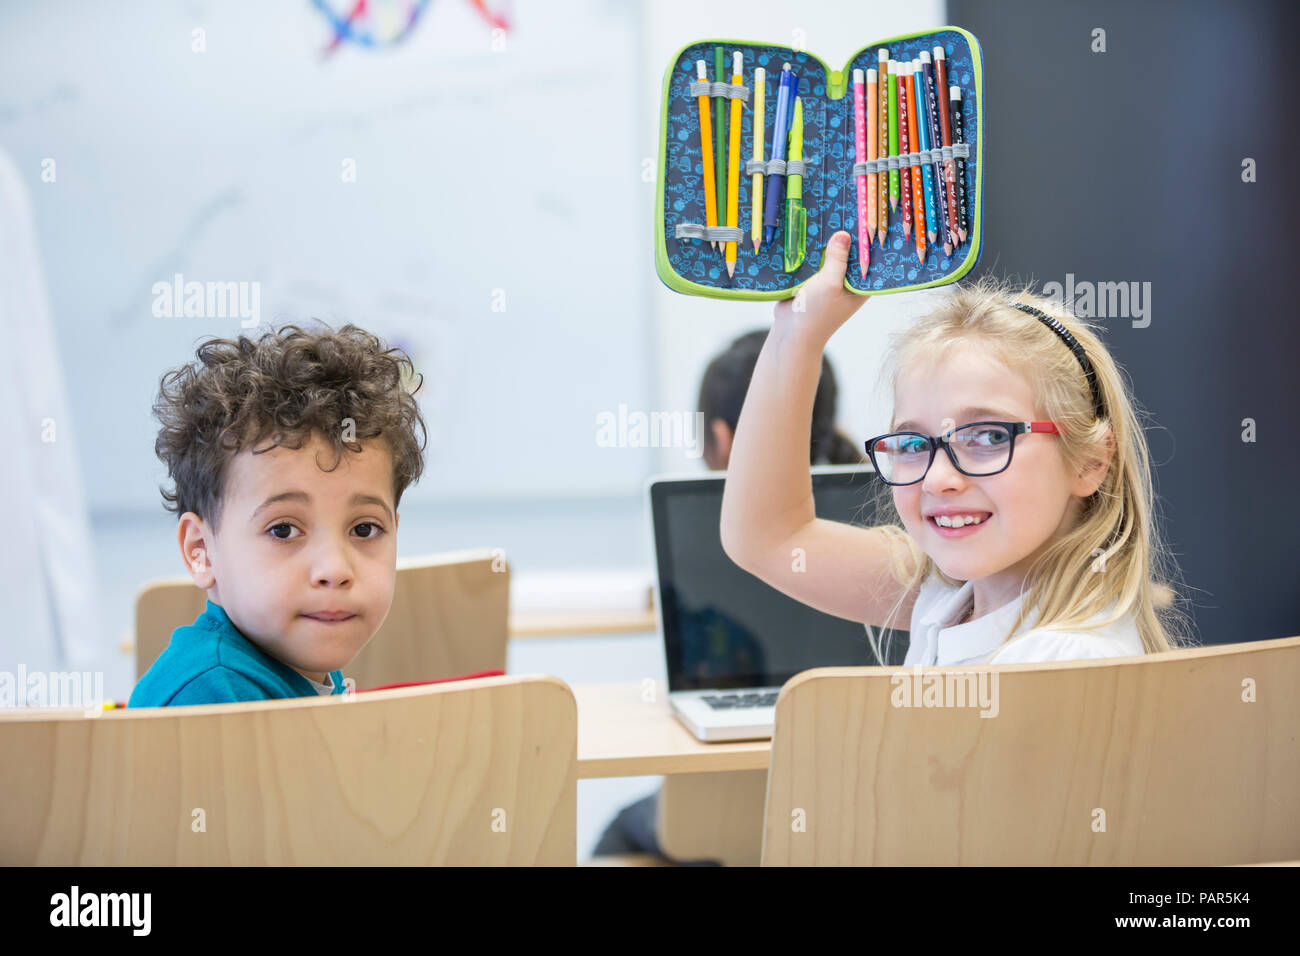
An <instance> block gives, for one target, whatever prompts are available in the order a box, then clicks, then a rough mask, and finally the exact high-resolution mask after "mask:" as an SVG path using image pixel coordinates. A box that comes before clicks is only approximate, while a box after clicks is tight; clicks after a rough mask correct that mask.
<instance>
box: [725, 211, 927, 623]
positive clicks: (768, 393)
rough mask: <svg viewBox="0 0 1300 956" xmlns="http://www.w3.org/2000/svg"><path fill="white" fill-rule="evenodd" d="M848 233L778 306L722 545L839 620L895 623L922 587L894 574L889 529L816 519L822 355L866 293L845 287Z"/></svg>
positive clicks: (737, 458) (732, 481) (738, 437)
mask: <svg viewBox="0 0 1300 956" xmlns="http://www.w3.org/2000/svg"><path fill="white" fill-rule="evenodd" d="M848 247H849V234H848V233H847V232H838V233H836V234H835V235H834V236H833V237H832V238H831V242H830V245H829V246H828V247H827V250H826V260H825V262H824V263H823V265H822V268H821V270H820V271H819V272H818V273H817V275H816V276H814V277H813V278H812V279H810V280H809V281H808V282H807V283H805V284H804V286H803V288H802V289H800V291H799V294H798V295H797V296H796V297H795V299H794V300H789V299H787V300H784V301H782V302H780V303H779V304H778V305H777V307H776V313H775V319H774V321H773V324H772V331H771V332H770V333H769V334H768V337H767V341H766V342H765V343H764V345H763V350H762V352H760V353H759V356H758V364H757V365H756V366H755V367H754V377H753V378H752V379H751V381H750V385H749V392H748V393H747V395H746V396H745V404H744V407H743V408H742V409H741V412H740V419H739V421H738V422H737V423H736V434H735V438H734V439H733V441H732V446H731V457H730V459H729V461H728V465H727V480H726V486H725V490H724V492H723V496H722V526H721V533H722V547H723V550H725V551H726V553H727V556H728V557H729V558H731V560H732V561H734V562H736V564H738V565H739V566H740V567H742V568H744V569H745V570H746V571H748V572H749V573H750V574H753V575H754V576H755V577H757V578H760V579H761V580H763V581H765V582H767V583H768V584H770V585H771V586H772V587H774V588H776V589H777V590H778V591H781V592H783V593H785V594H788V595H790V597H792V598H795V599H796V600H798V601H802V602H803V603H804V604H807V605H809V606H811V607H815V608H817V610H819V611H824V612H825V613H827V614H833V615H835V616H836V617H842V618H847V619H848V620H851V621H860V622H862V623H864V624H872V625H876V626H883V625H885V624H886V623H888V622H887V619H888V617H889V614H890V612H891V611H892V610H893V609H894V605H895V603H896V602H898V600H899V599H900V597H901V598H903V599H904V600H903V603H902V604H901V605H900V606H899V610H898V616H897V618H896V621H897V622H899V623H897V624H895V625H894V626H895V627H900V628H903V629H906V628H907V626H908V624H909V622H910V621H911V615H912V605H913V604H914V603H915V600H916V594H915V590H914V591H913V592H912V593H910V594H904V593H903V590H904V589H903V587H902V586H901V585H899V584H898V583H897V582H896V581H895V580H894V578H893V576H892V575H891V574H890V572H889V566H890V549H891V548H894V547H898V545H897V544H894V543H891V541H890V539H889V538H888V537H887V536H886V534H885V533H884V532H882V531H879V530H877V529H874V528H860V527H855V526H853V525H849V524H844V523H842V522H838V521H828V520H826V519H824V518H818V517H817V516H816V512H815V511H814V509H813V495H812V479H811V478H810V476H809V463H808V461H809V454H808V449H809V446H810V445H811V442H812V408H813V399H814V397H815V396H816V393H817V382H818V379H819V377H820V375H821V362H822V352H823V351H824V350H825V348H826V343H827V342H828V341H829V340H830V337H831V335H832V334H834V332H835V330H836V329H838V328H839V327H840V326H841V325H843V324H844V323H845V322H846V321H848V319H849V317H850V316H851V315H853V313H854V312H856V311H857V310H858V309H859V308H861V307H862V303H863V302H865V301H866V297H865V296H859V295H855V294H853V293H851V292H848V291H847V290H845V289H844V271H845V268H846V267H847V265H848Z"/></svg>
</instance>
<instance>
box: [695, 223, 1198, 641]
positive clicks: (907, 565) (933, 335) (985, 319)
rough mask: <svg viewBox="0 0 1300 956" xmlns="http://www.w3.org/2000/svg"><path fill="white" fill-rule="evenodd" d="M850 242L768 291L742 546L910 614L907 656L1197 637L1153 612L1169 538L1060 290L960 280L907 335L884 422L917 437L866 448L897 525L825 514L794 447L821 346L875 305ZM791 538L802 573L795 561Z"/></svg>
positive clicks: (744, 457)
mask: <svg viewBox="0 0 1300 956" xmlns="http://www.w3.org/2000/svg"><path fill="white" fill-rule="evenodd" d="M848 246H849V235H848V233H846V232H842V231H841V232H838V233H836V234H835V236H834V237H832V240H831V243H830V245H829V247H828V249H827V254H826V262H825V263H824V264H823V267H822V269H821V271H820V272H819V273H818V274H817V275H816V276H815V277H814V278H813V279H811V280H809V282H808V283H807V284H806V285H805V286H804V288H803V290H801V295H802V296H803V299H804V301H803V303H802V308H801V309H800V310H798V311H796V310H795V309H794V308H792V303H791V300H785V301H783V302H781V303H779V304H778V305H777V307H776V314H775V320H774V323H773V326H772V331H771V333H770V334H769V335H768V338H767V343H766V344H765V346H764V348H763V351H762V354H761V355H760V356H759V359H758V364H757V366H756V367H755V370H754V376H753V380H752V382H751V384H750V388H749V394H748V396H747V398H746V400H745V405H744V409H743V410H742V412H741V415H740V421H739V423H738V426H737V429H736V435H735V441H734V443H733V445H732V448H731V459H730V464H729V467H728V470H727V483H726V489H725V492H724V496H723V504H722V522H721V534H722V543H723V547H724V549H725V550H726V552H727V554H728V555H729V556H730V557H731V559H732V560H733V561H735V562H736V563H737V564H738V565H740V566H741V567H743V568H745V569H746V570H748V571H749V572H750V573H752V574H754V575H756V576H757V577H759V578H761V579H762V580H763V581H765V582H767V583H768V584H770V585H771V586H772V587H774V588H777V589H778V590H780V591H783V592H784V593H786V594H788V595H790V596H791V597H794V598H796V599H797V600H800V601H803V602H804V603H806V604H808V605H810V606H812V607H815V608H817V609H818V610H821V611H824V612H826V613H828V614H834V615H836V616H838V617H842V618H846V619H848V620H853V621H860V622H862V623H863V624H865V625H867V626H868V628H872V627H876V628H882V627H887V628H898V627H899V626H900V624H906V623H907V622H908V621H910V626H907V627H906V630H908V631H909V632H910V644H909V646H908V651H907V655H906V658H905V659H904V663H905V664H906V665H912V664H921V665H958V664H983V663H989V664H1009V663H1019V662H1027V661H1057V660H1075V659H1079V658H1109V657H1125V656H1131V655H1139V654H1143V653H1152V652H1157V651H1164V650H1168V649H1170V648H1171V647H1174V646H1177V645H1179V644H1182V643H1187V642H1188V640H1187V639H1186V637H1185V635H1184V633H1183V627H1182V625H1183V621H1182V615H1181V614H1175V613H1174V612H1173V611H1172V610H1168V611H1165V612H1162V613H1157V609H1158V608H1159V607H1161V606H1162V605H1167V604H1168V603H1169V602H1168V598H1167V597H1166V595H1168V594H1169V593H1171V591H1170V589H1169V588H1168V586H1167V584H1166V580H1167V578H1168V577H1169V575H1167V574H1166V573H1165V567H1166V560H1167V554H1166V552H1165V550H1164V549H1163V547H1162V546H1161V543H1160V540H1159V537H1158V535H1157V531H1156V527H1155V515H1154V496H1153V492H1152V484H1151V473H1150V467H1149V464H1148V453H1147V447H1146V438H1145V435H1144V433H1143V430H1142V427H1141V424H1140V422H1139V421H1138V419H1137V416H1136V414H1135V411H1134V405H1133V401H1132V399H1131V398H1130V396H1129V394H1128V390H1127V389H1126V387H1125V384H1124V382H1123V379H1122V378H1121V376H1120V370H1119V368H1118V367H1117V366H1116V364H1115V362H1114V360H1113V359H1112V358H1111V356H1110V354H1109V353H1108V352H1107V350H1106V348H1105V346H1104V345H1103V344H1102V342H1101V340H1100V339H1099V338H1098V337H1097V335H1096V334H1095V332H1094V331H1093V330H1092V328H1090V327H1089V326H1088V325H1087V324H1086V323H1084V322H1081V321H1080V320H1079V319H1077V318H1075V317H1074V316H1072V315H1070V314H1069V313H1068V312H1067V311H1066V310H1065V309H1064V308H1063V307H1062V306H1061V305H1060V304H1059V303H1057V302H1053V301H1050V300H1048V299H1045V298H1041V297H1037V296H1032V295H1030V294H1028V293H1027V292H1023V291H1022V292H1020V293H1018V294H1012V293H1011V292H1010V291H1009V290H1007V289H1005V288H1003V287H1001V286H999V285H998V284H997V283H995V282H990V281H984V282H981V283H978V284H975V285H972V286H958V287H955V288H954V289H953V290H952V291H951V292H950V293H949V294H948V299H947V300H946V302H944V304H942V305H941V306H940V307H939V308H938V309H937V310H936V311H934V312H933V313H932V314H931V315H929V316H926V317H925V318H923V319H921V320H920V321H919V322H918V323H916V324H915V325H914V326H912V327H911V328H909V329H907V330H906V331H904V332H903V333H901V335H900V336H899V338H898V339H897V341H896V342H895V344H894V348H893V349H892V353H891V357H892V360H893V365H894V371H893V376H892V379H891V381H890V384H892V386H893V392H894V419H893V424H891V425H890V427H889V432H890V433H908V434H889V435H886V436H880V437H878V438H876V439H872V440H871V441H869V442H868V446H869V448H870V453H871V457H872V459H873V462H874V464H875V467H876V470H877V472H878V473H879V475H880V477H881V478H882V479H885V480H886V481H888V482H889V484H887V485H883V487H884V488H885V489H886V491H887V492H888V493H889V494H890V495H891V496H892V497H891V498H890V501H889V502H888V503H892V506H893V509H894V513H896V514H897V516H898V519H899V521H900V522H901V525H902V526H901V527H899V526H898V525H895V524H890V525H882V526H878V527H874V528H858V527H853V526H850V525H847V524H842V523H838V522H834V521H828V520H824V519H819V518H817V517H816V516H815V514H814V510H813V497H812V485H811V482H810V480H809V477H808V470H807V468H805V467H804V462H803V460H802V459H803V456H802V454H800V449H802V448H804V447H807V440H808V420H809V411H810V409H811V407H812V404H813V395H814V389H815V387H816V381H817V375H818V369H819V364H820V357H821V355H822V351H823V350H824V348H825V346H826V343H827V341H828V340H829V339H830V337H831V335H832V334H833V333H834V332H835V330H836V329H838V328H839V327H840V326H841V325H843V324H844V322H846V321H847V320H848V318H849V317H850V316H851V315H852V314H853V313H854V312H856V311H857V310H858V309H859V308H860V307H861V306H862V304H863V302H864V301H865V299H864V297H862V296H858V295H854V294H852V293H850V292H848V291H846V290H845V289H844V287H843V284H844V271H845V268H846V265H847V259H848ZM996 423H1004V424H996ZM884 513H889V512H888V511H886V512H884ZM796 548H797V549H801V551H802V553H803V554H805V555H806V568H807V570H806V571H805V572H803V573H796V572H793V571H792V570H791V569H792V564H791V561H790V554H791V551H792V550H793V549H796ZM1168 564H1169V566H1170V567H1171V568H1172V561H1169V562H1168ZM801 567H802V566H801ZM872 644H873V647H874V649H875V651H876V654H877V657H878V659H879V660H881V661H884V660H886V659H887V658H886V654H887V651H884V652H882V649H881V648H880V646H879V643H878V639H876V638H873V640H872Z"/></svg>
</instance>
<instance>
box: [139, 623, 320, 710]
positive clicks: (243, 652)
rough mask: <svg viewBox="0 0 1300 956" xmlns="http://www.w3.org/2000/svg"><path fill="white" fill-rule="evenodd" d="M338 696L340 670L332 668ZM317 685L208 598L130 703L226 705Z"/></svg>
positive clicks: (306, 693)
mask: <svg viewBox="0 0 1300 956" xmlns="http://www.w3.org/2000/svg"><path fill="white" fill-rule="evenodd" d="M330 679H331V680H332V681H333V682H334V693H335V694H342V693H343V692H344V691H345V690H346V688H345V687H344V686H343V672H342V671H332V672H331V673H330ZM315 696H317V691H316V688H315V687H314V686H313V685H312V683H311V681H309V680H308V679H307V678H305V677H303V676H302V675H301V674H299V673H298V672H297V671H296V670H294V669H293V668H292V667H290V666H289V665H288V664H284V663H281V662H280V661H278V660H276V659H275V658H274V657H271V656H270V655H268V654H267V653H266V652H265V651H263V650H262V649H261V648H259V647H258V646H257V645H256V644H254V643H253V642H252V641H250V640H249V639H248V638H246V637H244V635H243V634H241V633H239V630H238V629H237V628H236V627H235V625H234V624H232V623H231V621H230V618H229V617H227V616H226V611H225V609H224V608H223V607H221V605H219V604H213V603H212V602H211V601H208V605H207V607H206V608H205V609H204V611H203V613H202V614H200V615H199V616H198V618H197V619H196V620H195V621H194V623H193V624H190V625H188V626H186V627H178V628H176V630H175V631H173V632H172V639H171V642H170V643H169V644H168V645H167V649H166V650H164V651H163V652H162V654H160V655H159V656H158V659H157V660H156V661H154V662H153V666H152V667H150V668H149V670H147V671H146V672H145V674H144V676H143V677H141V678H140V680H139V682H138V683H137V684H136V685H135V690H134V691H132V693H131V699H130V701H128V702H127V706H128V707H171V706H177V705H182V704H225V703H231V702H233V701H240V700H272V699H275V698H280V697H315Z"/></svg>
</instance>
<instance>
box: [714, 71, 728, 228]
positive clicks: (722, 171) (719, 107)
mask: <svg viewBox="0 0 1300 956" xmlns="http://www.w3.org/2000/svg"><path fill="white" fill-rule="evenodd" d="M725 58H726V54H725V53H724V52H723V50H722V47H720V46H715V47H714V48H713V78H714V79H715V80H716V81H717V82H719V83H726V82H727V67H726V63H725ZM713 129H714V134H715V135H714V137H713V162H714V165H715V166H716V167H717V184H718V194H717V198H718V222H719V223H723V222H725V221H726V219H727V153H726V149H727V97H725V96H718V97H715V98H714V102H713ZM718 248H719V249H721V248H722V244H721V243H718Z"/></svg>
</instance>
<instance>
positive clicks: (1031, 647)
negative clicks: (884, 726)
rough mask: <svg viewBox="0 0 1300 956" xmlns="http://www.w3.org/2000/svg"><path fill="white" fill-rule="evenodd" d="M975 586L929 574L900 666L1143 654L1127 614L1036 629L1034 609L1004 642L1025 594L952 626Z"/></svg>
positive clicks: (1138, 635)
mask: <svg viewBox="0 0 1300 956" xmlns="http://www.w3.org/2000/svg"><path fill="white" fill-rule="evenodd" d="M974 590H975V585H974V582H972V581H967V582H966V583H965V584H963V585H962V586H961V587H958V588H953V587H949V586H948V585H946V584H944V583H943V582H942V581H941V580H939V578H938V577H937V576H936V575H931V576H930V577H929V578H927V579H926V580H925V581H924V582H923V583H922V584H921V590H920V592H919V593H918V595H917V598H916V605H915V606H914V607H913V609H912V626H911V628H909V633H910V635H911V644H910V645H909V646H908V649H907V656H906V657H905V658H904V659H903V664H904V666H908V667H910V666H912V665H913V664H920V665H922V666H930V665H937V666H955V665H962V664H1026V663H1035V662H1041V661H1074V660H1084V659H1087V658H1105V657H1136V656H1140V655H1142V654H1144V653H1145V650H1144V648H1143V647H1142V638H1141V635H1140V634H1139V633H1138V628H1137V620H1136V618H1135V617H1134V616H1133V615H1132V614H1131V613H1130V614H1127V615H1125V616H1124V617H1121V618H1120V619H1119V620H1117V621H1114V622H1112V623H1111V624H1108V625H1106V626H1104V627H1096V628H1090V629H1088V630H1069V631H1050V630H1047V631H1034V630H1033V627H1034V622H1035V621H1036V620H1037V619H1038V609H1037V608H1034V609H1033V610H1031V611H1030V612H1029V613H1028V614H1027V615H1026V616H1025V620H1024V621H1022V622H1021V624H1020V627H1019V628H1017V629H1016V633H1015V635H1014V636H1013V637H1012V639H1011V640H1010V641H1009V642H1008V643H1007V644H1006V645H1005V646H1003V638H1004V637H1005V636H1006V634H1007V631H1008V630H1009V629H1010V628H1011V623H1012V621H1014V620H1015V619H1016V614H1017V613H1018V612H1019V611H1020V606H1021V605H1022V604H1023V603H1024V601H1025V598H1026V597H1027V595H1026V594H1022V595H1020V597H1018V598H1016V599H1015V600H1014V601H1012V602H1011V603H1009V604H1005V605H1003V606H1002V607H1000V608H998V609H997V610H995V611H991V612H989V613H988V614H985V615H984V616H983V617H980V618H976V619H975V620H973V621H968V622H967V623H965V624H953V623H952V622H953V621H956V620H959V619H960V618H962V617H964V616H965V614H966V610H967V608H969V607H970V605H971V601H972V599H973V595H974ZM1113 607H1114V605H1112V609H1113ZM1107 613H1109V612H1102V613H1101V614H1098V615H1097V616H1096V617H1095V618H1093V619H1092V620H1098V621H1100V620H1104V619H1105V617H1106V616H1107Z"/></svg>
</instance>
